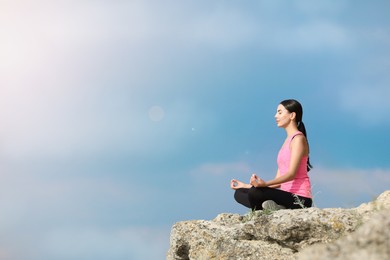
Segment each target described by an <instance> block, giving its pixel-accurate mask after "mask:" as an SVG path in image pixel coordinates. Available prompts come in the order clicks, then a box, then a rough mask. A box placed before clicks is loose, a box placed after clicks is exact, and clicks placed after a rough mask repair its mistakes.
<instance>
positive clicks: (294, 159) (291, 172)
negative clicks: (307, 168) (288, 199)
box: [251, 135, 307, 187]
mask: <svg viewBox="0 0 390 260" xmlns="http://www.w3.org/2000/svg"><path fill="white" fill-rule="evenodd" d="M290 149H291V158H290V165H289V167H288V171H287V173H286V174H284V175H283V176H280V173H279V176H278V174H277V177H276V178H275V179H273V180H270V181H263V180H261V179H260V178H258V177H257V178H258V180H257V185H254V183H252V182H251V184H252V185H254V186H256V187H273V186H275V185H280V184H281V183H284V182H288V181H291V180H293V179H294V178H295V175H296V174H297V170H298V167H299V164H300V162H301V160H302V157H303V156H305V155H306V154H307V142H306V138H305V137H304V136H303V135H297V136H295V137H294V139H293V140H292V141H291V143H290ZM278 172H279V171H278Z"/></svg>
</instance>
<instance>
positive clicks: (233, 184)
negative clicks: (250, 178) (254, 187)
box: [230, 179, 248, 190]
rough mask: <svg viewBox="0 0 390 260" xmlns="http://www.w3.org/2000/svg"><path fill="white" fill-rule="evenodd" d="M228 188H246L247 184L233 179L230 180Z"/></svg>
mask: <svg viewBox="0 0 390 260" xmlns="http://www.w3.org/2000/svg"><path fill="white" fill-rule="evenodd" d="M230 188H232V189H233V190H238V189H242V188H248V184H245V183H243V182H241V181H238V180H235V179H233V180H231V181H230Z"/></svg>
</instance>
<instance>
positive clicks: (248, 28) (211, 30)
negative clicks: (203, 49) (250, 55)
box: [185, 7, 260, 49]
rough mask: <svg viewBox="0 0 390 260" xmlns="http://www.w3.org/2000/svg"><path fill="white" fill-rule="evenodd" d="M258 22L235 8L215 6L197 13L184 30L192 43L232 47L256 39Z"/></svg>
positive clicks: (223, 47)
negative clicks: (206, 11) (211, 9)
mask: <svg viewBox="0 0 390 260" xmlns="http://www.w3.org/2000/svg"><path fill="white" fill-rule="evenodd" d="M259 29H260V28H259V24H256V21H255V19H253V17H251V16H250V15H247V14H245V13H244V12H240V11H239V10H237V9H235V8H234V9H232V8H222V7H216V8H215V9H214V10H213V11H211V12H209V13H203V14H198V15H196V16H195V18H194V19H193V21H192V22H191V23H190V25H189V26H188V28H185V31H187V33H188V36H187V37H188V38H189V39H190V40H191V42H192V44H195V45H197V44H198V43H200V44H206V45H209V46H212V47H214V48H217V49H232V48H233V49H234V48H237V47H242V46H245V45H247V44H249V43H251V42H252V41H253V40H255V39H256V33H257V32H258V31H259Z"/></svg>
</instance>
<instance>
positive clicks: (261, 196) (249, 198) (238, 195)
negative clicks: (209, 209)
mask: <svg viewBox="0 0 390 260" xmlns="http://www.w3.org/2000/svg"><path fill="white" fill-rule="evenodd" d="M234 198H235V199H236V201H237V202H238V203H240V204H242V205H244V206H245V207H247V208H251V209H252V210H261V209H263V207H262V206H261V204H263V202H264V201H266V200H273V201H275V202H276V203H277V204H279V205H283V206H285V207H286V208H287V209H300V208H302V206H301V205H299V204H298V203H297V199H299V200H300V202H301V203H302V204H303V205H304V206H305V207H306V208H310V207H311V206H312V203H313V201H312V199H311V198H306V197H302V196H298V195H294V194H292V193H290V192H287V191H283V190H279V189H273V188H268V187H265V188H255V187H253V186H252V187H251V188H250V189H246V188H242V189H238V190H236V192H235V193H234Z"/></svg>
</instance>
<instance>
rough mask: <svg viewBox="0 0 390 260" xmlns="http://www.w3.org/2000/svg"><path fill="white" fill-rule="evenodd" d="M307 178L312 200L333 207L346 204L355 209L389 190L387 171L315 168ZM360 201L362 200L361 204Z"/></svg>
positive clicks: (388, 173) (389, 179)
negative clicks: (308, 178)
mask: <svg viewBox="0 0 390 260" xmlns="http://www.w3.org/2000/svg"><path fill="white" fill-rule="evenodd" d="M309 176H310V178H311V182H312V186H313V194H314V197H315V199H317V201H319V203H320V204H321V203H325V204H329V203H331V204H333V205H336V206H346V205H347V204H349V203H354V204H355V205H353V206H358V205H359V204H361V203H365V202H368V201H370V200H371V199H373V198H375V196H378V195H379V194H381V193H382V192H384V191H386V190H388V189H389V183H390V169H357V168H356V169H327V168H323V167H322V168H321V167H316V168H315V169H313V170H312V171H311V172H310V173H309ZM316 194H317V195H316ZM362 198H364V199H365V200H363V201H362ZM332 200H337V201H332ZM332 207H333V206H332Z"/></svg>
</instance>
